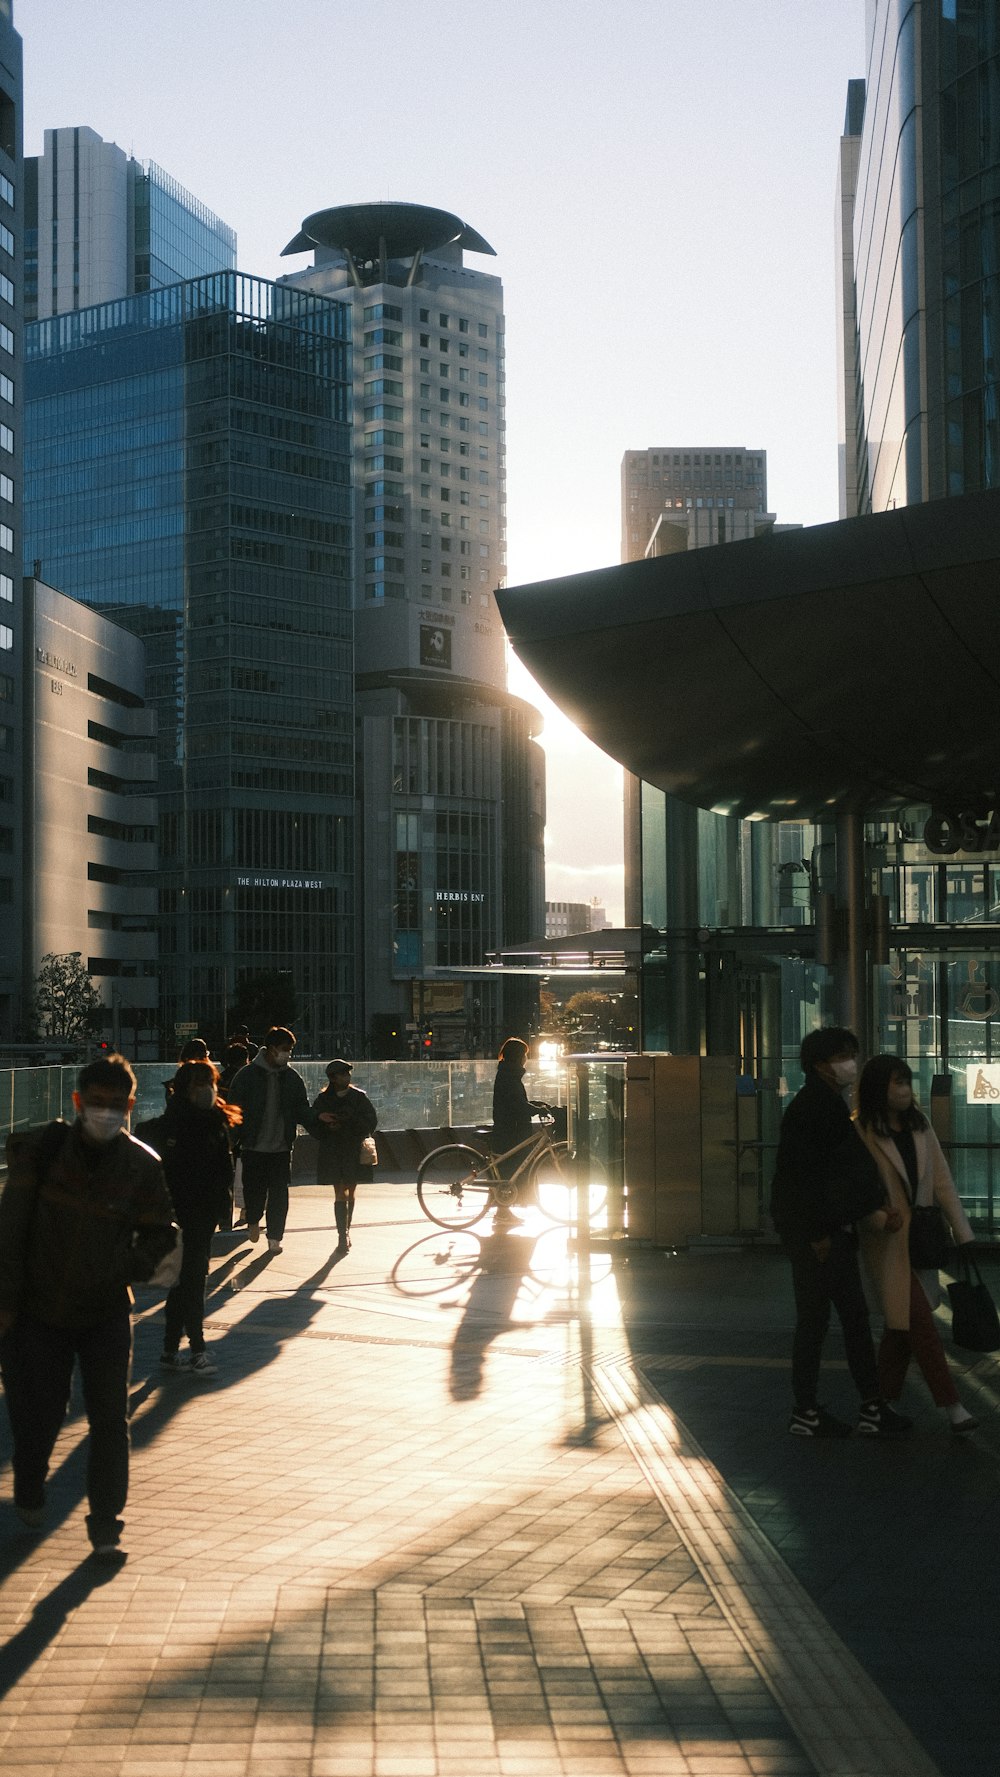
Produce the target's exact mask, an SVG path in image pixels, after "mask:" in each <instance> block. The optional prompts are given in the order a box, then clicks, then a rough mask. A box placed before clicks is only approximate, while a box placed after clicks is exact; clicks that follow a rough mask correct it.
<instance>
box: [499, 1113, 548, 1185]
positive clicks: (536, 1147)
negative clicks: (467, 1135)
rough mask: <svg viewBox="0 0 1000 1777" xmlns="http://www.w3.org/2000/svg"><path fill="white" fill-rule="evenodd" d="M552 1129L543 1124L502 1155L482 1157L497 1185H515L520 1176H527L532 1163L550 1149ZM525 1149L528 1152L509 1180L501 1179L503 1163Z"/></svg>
mask: <svg viewBox="0 0 1000 1777" xmlns="http://www.w3.org/2000/svg"><path fill="white" fill-rule="evenodd" d="M553 1128H554V1124H552V1123H544V1124H543V1125H542V1127H541V1129H539V1130H538V1131H537V1133H536V1132H534V1131H533V1132H532V1134H531V1135H527V1136H525V1138H524V1140H523V1141H519V1142H518V1143H517V1144H516V1145H515V1146H514V1147H513V1148H507V1149H506V1150H505V1151H504V1153H502V1154H487V1155H484V1159H486V1160H487V1161H488V1162H489V1167H490V1171H491V1173H492V1174H493V1175H494V1178H495V1180H496V1182H497V1184H500V1183H501V1182H502V1183H503V1184H507V1185H516V1184H517V1183H518V1182H519V1181H520V1179H521V1176H522V1174H525V1175H526V1174H527V1172H528V1170H529V1169H530V1167H531V1164H532V1162H533V1161H534V1160H536V1159H537V1158H539V1156H540V1155H542V1154H544V1152H545V1150H546V1148H551V1146H552V1130H553ZM525 1148H527V1150H528V1151H527V1153H526V1154H525V1155H524V1159H523V1160H521V1161H519V1162H518V1164H517V1166H516V1167H515V1169H514V1171H513V1172H512V1173H511V1174H510V1177H509V1178H506V1179H502V1178H501V1173H500V1167H501V1166H502V1165H503V1163H504V1161H505V1160H510V1159H512V1158H513V1156H514V1155H515V1154H520V1153H522V1152H523V1151H524V1149H525Z"/></svg>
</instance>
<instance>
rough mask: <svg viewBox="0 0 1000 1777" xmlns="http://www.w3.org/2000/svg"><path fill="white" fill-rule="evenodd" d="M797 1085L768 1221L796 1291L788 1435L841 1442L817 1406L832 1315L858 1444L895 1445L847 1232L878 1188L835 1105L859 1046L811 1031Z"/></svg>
mask: <svg viewBox="0 0 1000 1777" xmlns="http://www.w3.org/2000/svg"><path fill="white" fill-rule="evenodd" d="M800 1060H801V1063H802V1071H803V1073H804V1074H805V1084H804V1085H803V1087H802V1089H801V1091H799V1092H797V1093H796V1095H795V1097H794V1098H793V1099H792V1102H791V1104H790V1105H789V1106H788V1109H787V1110H786V1112H785V1114H784V1117H783V1118H782V1121H781V1134H780V1138H779V1141H778V1153H777V1159H776V1162H775V1172H774V1182H773V1185H772V1190H771V1216H772V1218H773V1221H774V1225H775V1227H776V1229H777V1231H778V1234H779V1235H780V1237H781V1244H782V1246H783V1247H784V1250H785V1252H786V1254H787V1256H788V1258H789V1260H790V1261H791V1266H792V1284H793V1288H794V1291H795V1338H794V1343H793V1346H792V1390H793V1394H794V1399H795V1405H794V1409H793V1412H792V1416H791V1419H790V1420H789V1422H788V1429H789V1431H790V1432H791V1433H792V1435H793V1436H795V1437H801V1438H846V1437H849V1436H850V1433H851V1427H850V1425H848V1424H847V1423H846V1422H845V1421H844V1420H842V1419H837V1418H836V1417H835V1416H834V1415H833V1414H832V1413H828V1412H827V1411H826V1409H825V1407H821V1406H820V1405H819V1404H818V1402H817V1399H816V1393H817V1389H818V1386H819V1367H820V1356H821V1353H822V1349H823V1341H824V1339H825V1338H826V1333H827V1328H828V1327H829V1325H830V1309H831V1306H832V1307H834V1308H836V1310H837V1314H838V1317H839V1319H840V1324H841V1327H842V1329H843V1334H844V1348H845V1353H846V1356H847V1364H848V1368H849V1370H850V1372H851V1375H852V1377H853V1379H854V1384H855V1386H856V1388H857V1390H858V1393H859V1395H860V1397H861V1409H860V1413H859V1416H858V1422H857V1431H858V1433H859V1435H860V1436H863V1437H878V1438H898V1437H904V1436H905V1435H906V1434H907V1432H909V1430H910V1428H911V1422H910V1420H908V1419H904V1418H903V1417H902V1415H901V1414H899V1413H896V1412H895V1411H894V1410H893V1408H891V1407H890V1406H888V1405H887V1403H886V1402H884V1401H883V1400H881V1399H880V1396H879V1383H878V1368H877V1365H876V1361H875V1348H874V1345H873V1343H872V1335H871V1327H870V1324H869V1320H868V1308H867V1305H866V1303H865V1297H864V1291H863V1289H862V1284H861V1274H860V1272H859V1269H858V1254H857V1244H858V1243H857V1236H856V1233H855V1224H856V1223H858V1222H859V1221H861V1220H862V1218H863V1217H865V1216H867V1215H871V1214H873V1213H874V1211H876V1210H877V1209H880V1208H881V1207H882V1206H883V1203H884V1200H885V1188H884V1186H883V1184H882V1180H881V1177H880V1174H879V1170H878V1167H877V1166H876V1164H875V1162H874V1160H873V1158H872V1156H871V1154H870V1153H869V1151H868V1149H867V1147H866V1146H865V1144H864V1142H863V1141H862V1139H861V1136H860V1134H859V1133H858V1130H857V1128H856V1126H855V1124H854V1123H853V1122H852V1120H851V1113H850V1111H849V1109H848V1106H847V1103H846V1101H845V1099H844V1092H845V1090H846V1089H847V1087H849V1086H852V1085H853V1084H854V1082H855V1080H856V1079H857V1072H858V1039H857V1037H856V1036H855V1035H854V1032H853V1031H850V1030H844V1029H842V1028H840V1027H838V1026H832V1027H829V1028H827V1029H825V1030H814V1031H810V1032H809V1035H808V1036H807V1037H805V1038H804V1040H803V1042H802V1047H801V1050H800Z"/></svg>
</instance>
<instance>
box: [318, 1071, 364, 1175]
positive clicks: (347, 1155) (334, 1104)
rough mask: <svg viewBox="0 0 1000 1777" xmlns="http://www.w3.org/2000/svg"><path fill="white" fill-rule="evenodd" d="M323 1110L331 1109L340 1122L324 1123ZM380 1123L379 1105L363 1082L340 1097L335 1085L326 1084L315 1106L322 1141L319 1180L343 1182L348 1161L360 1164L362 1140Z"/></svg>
mask: <svg viewBox="0 0 1000 1777" xmlns="http://www.w3.org/2000/svg"><path fill="white" fill-rule="evenodd" d="M321 1111H329V1112H330V1113H331V1114H332V1115H333V1116H335V1117H336V1118H337V1122H336V1123H321V1122H320V1121H319V1114H320V1112H321ZM377 1127H378V1114H377V1112H376V1110H375V1106H374V1105H373V1104H372V1101H371V1099H370V1098H369V1097H368V1095H367V1093H365V1092H362V1091H361V1088H360V1087H359V1086H351V1087H350V1088H349V1090H348V1091H347V1093H346V1094H345V1095H344V1097H343V1098H338V1097H337V1094H336V1093H335V1092H334V1090H333V1087H332V1086H326V1087H324V1089H323V1091H322V1092H321V1093H320V1094H319V1097H318V1098H315V1099H314V1100H313V1106H312V1123H311V1128H312V1131H313V1134H314V1135H315V1137H316V1140H317V1141H318V1143H319V1153H318V1155H317V1157H316V1183H317V1184H318V1185H329V1184H337V1183H340V1181H341V1178H342V1169H343V1166H344V1164H345V1162H346V1163H347V1165H348V1166H350V1167H353V1168H356V1167H357V1166H358V1162H359V1158H360V1154H361V1143H362V1142H363V1141H364V1139H365V1136H366V1135H373V1134H374V1132H375V1130H376V1128H377Z"/></svg>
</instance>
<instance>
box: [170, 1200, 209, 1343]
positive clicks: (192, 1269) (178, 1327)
mask: <svg viewBox="0 0 1000 1777" xmlns="http://www.w3.org/2000/svg"><path fill="white" fill-rule="evenodd" d="M211 1242H212V1235H211V1232H208V1233H206V1232H205V1231H204V1230H203V1229H198V1228H185V1229H184V1252H183V1255H182V1257H181V1274H180V1276H179V1278H178V1279H177V1282H176V1283H175V1284H174V1287H173V1289H172V1290H171V1291H170V1293H169V1295H168V1296H167V1300H166V1303H165V1305H164V1317H165V1320H166V1325H165V1327H164V1331H163V1349H164V1351H176V1350H177V1348H178V1346H179V1345H180V1342H181V1334H182V1333H186V1334H187V1336H188V1343H189V1344H190V1347H191V1353H192V1356H194V1357H197V1355H198V1353H199V1351H204V1349H205V1334H204V1330H203V1323H204V1319H205V1279H206V1278H207V1276H208V1260H209V1248H210V1246H211Z"/></svg>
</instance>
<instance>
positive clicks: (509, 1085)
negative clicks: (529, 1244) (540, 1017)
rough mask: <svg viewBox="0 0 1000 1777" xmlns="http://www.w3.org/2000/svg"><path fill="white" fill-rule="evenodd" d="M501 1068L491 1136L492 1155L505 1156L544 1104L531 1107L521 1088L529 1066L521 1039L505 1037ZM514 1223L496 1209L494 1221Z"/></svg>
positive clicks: (512, 1166) (513, 1164) (509, 1166)
mask: <svg viewBox="0 0 1000 1777" xmlns="http://www.w3.org/2000/svg"><path fill="white" fill-rule="evenodd" d="M499 1062H500V1065H499V1066H498V1068H497V1071H496V1075H495V1078H494V1081H493V1133H492V1135H491V1137H490V1141H491V1145H492V1148H493V1152H494V1153H495V1154H503V1153H506V1152H507V1150H508V1149H509V1148H514V1147H516V1146H517V1144H518V1142H523V1141H527V1140H528V1138H529V1136H530V1135H531V1119H532V1117H533V1116H534V1115H535V1113H536V1112H537V1111H544V1110H547V1109H548V1106H547V1105H543V1104H533V1103H532V1101H531V1099H530V1098H529V1097H528V1094H527V1092H526V1091H525V1089H524V1076H525V1073H526V1072H527V1067H528V1045H527V1043H525V1042H524V1041H523V1040H522V1038H521V1037H508V1038H507V1039H506V1041H505V1042H503V1043H502V1044H501V1045H500V1057H499ZM521 1158H522V1156H520V1155H515V1156H514V1158H513V1160H510V1161H508V1162H507V1163H506V1167H504V1166H501V1167H500V1168H499V1170H500V1172H501V1174H502V1176H503V1177H505V1178H506V1177H509V1176H510V1172H511V1170H516V1168H517V1166H518V1164H519V1162H520V1159H521ZM514 1220H516V1217H515V1215H514V1211H513V1210H512V1209H498V1210H497V1211H496V1215H495V1217H494V1221H499V1222H509V1221H514Z"/></svg>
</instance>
